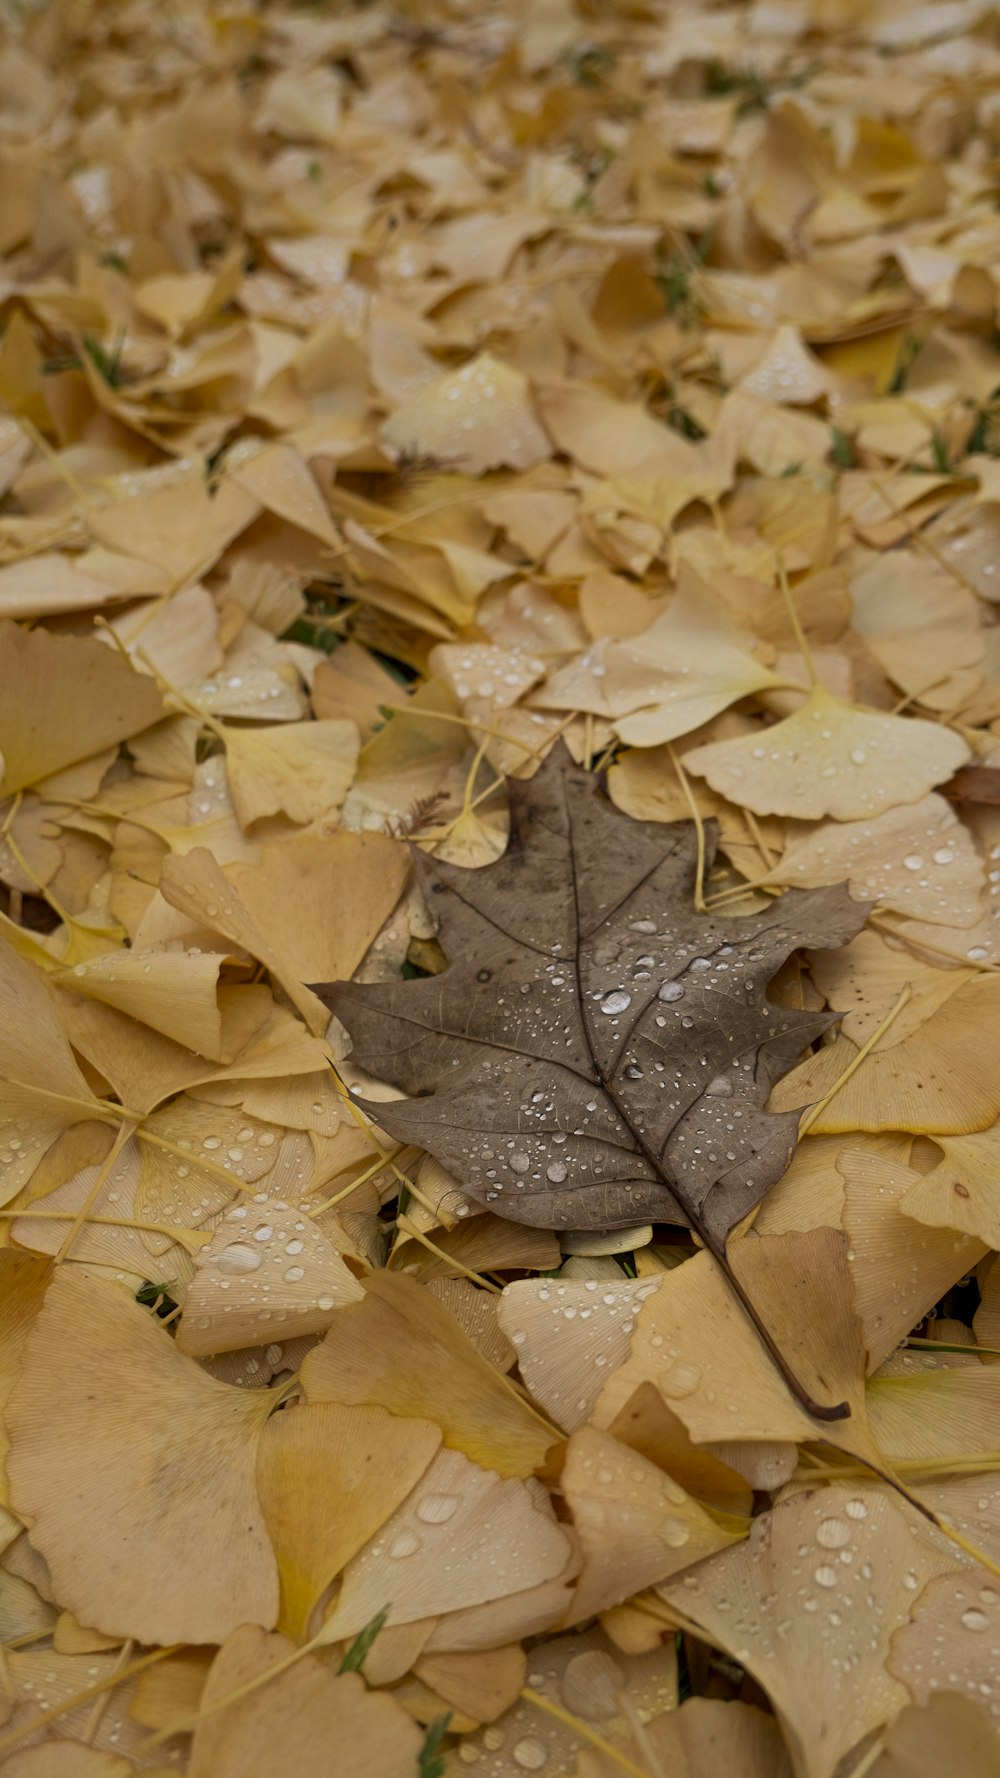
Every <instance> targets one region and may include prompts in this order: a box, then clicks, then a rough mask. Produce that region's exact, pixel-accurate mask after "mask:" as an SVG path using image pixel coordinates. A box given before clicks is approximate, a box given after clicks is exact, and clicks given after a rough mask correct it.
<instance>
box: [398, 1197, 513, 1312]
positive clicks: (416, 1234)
mask: <svg viewBox="0 0 1000 1778" xmlns="http://www.w3.org/2000/svg"><path fill="white" fill-rule="evenodd" d="M396 1227H397V1228H398V1229H401V1230H402V1232H403V1234H404V1235H408V1236H409V1237H410V1239H411V1240H412V1241H419V1243H420V1245H421V1247H426V1248H427V1251H428V1252H429V1253H433V1255H434V1257H435V1259H439V1260H443V1261H444V1264H445V1265H446V1266H447V1267H448V1268H449V1270H450V1271H454V1272H460V1273H461V1275H462V1277H463V1278H468V1280H469V1282H470V1283H471V1284H477V1285H478V1286H479V1288H480V1289H481V1290H488V1291H489V1292H490V1293H491V1295H493V1296H502V1295H503V1292H502V1291H501V1290H499V1289H498V1288H497V1286H496V1285H495V1284H491V1283H490V1281H489V1279H488V1278H484V1277H483V1276H482V1274H481V1273H480V1272H473V1271H472V1270H471V1269H470V1267H469V1266H463V1264H462V1262H461V1260H457V1259H453V1258H452V1256H451V1254H450V1253H446V1252H445V1250H444V1248H443V1247H438V1246H437V1245H436V1243H435V1242H434V1241H432V1240H431V1239H430V1238H429V1236H427V1235H425V1234H424V1232H423V1230H422V1229H418V1227H417V1225H416V1223H415V1222H413V1221H411V1219H410V1217H408V1216H407V1215H406V1213H405V1212H404V1213H403V1215H402V1216H398V1217H397V1218H396Z"/></svg>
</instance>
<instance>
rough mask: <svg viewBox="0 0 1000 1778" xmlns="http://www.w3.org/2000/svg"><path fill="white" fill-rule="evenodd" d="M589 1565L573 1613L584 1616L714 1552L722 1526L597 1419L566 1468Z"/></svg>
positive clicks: (721, 1541)
mask: <svg viewBox="0 0 1000 1778" xmlns="http://www.w3.org/2000/svg"><path fill="white" fill-rule="evenodd" d="M560 1486H561V1488H562V1492H563V1498H564V1499H565V1501H566V1505H567V1506H568V1507H569V1510H570V1513H571V1515H572V1519H573V1528H574V1530H575V1532H576V1535H577V1538H578V1540H579V1543H580V1548H581V1552H582V1557H583V1566H582V1568H581V1570H580V1575H579V1579H578V1580H577V1582H576V1585H575V1587H574V1590H573V1605H572V1610H571V1612H570V1614H569V1618H568V1621H569V1622H571V1623H580V1622H582V1621H583V1619H585V1618H589V1617H594V1616H596V1615H597V1613H598V1612H601V1611H605V1610H607V1609H608V1607H609V1606H612V1605H618V1604H620V1603H621V1601H622V1600H623V1599H629V1598H631V1596H632V1594H633V1593H639V1592H642V1590H643V1589H644V1588H645V1587H652V1586H655V1585H656V1584H657V1582H659V1581H663V1580H666V1579H667V1577H668V1576H669V1575H671V1574H676V1573H677V1572H678V1571H679V1570H680V1569H682V1568H687V1567H689V1566H690V1565H691V1564H692V1563H695V1562H700V1561H701V1560H702V1558H703V1557H705V1556H710V1555H714V1554H715V1552H716V1551H717V1550H721V1549H725V1548H726V1546H727V1545H728V1544H730V1543H734V1542H737V1541H738V1539H739V1536H740V1533H739V1532H738V1531H736V1530H732V1531H724V1530H722V1529H721V1527H720V1526H719V1525H718V1524H716V1523H715V1521H714V1520H713V1519H711V1518H710V1517H709V1515H708V1513H707V1512H705V1510H704V1508H703V1507H701V1506H699V1505H698V1503H697V1501H695V1500H692V1499H691V1497H690V1495H688V1494H685V1492H684V1489H683V1488H681V1487H679V1486H678V1484H677V1483H676V1482H675V1481H673V1480H672V1479H671V1477H670V1476H668V1475H665V1474H664V1472H663V1470H661V1469H657V1467H656V1465H655V1463H650V1462H649V1461H648V1459H647V1458H645V1457H640V1456H639V1454H638V1453H637V1452H636V1451H630V1450H629V1448H628V1446H627V1445H622V1444H619V1443H618V1441H617V1439H614V1438H612V1437H611V1436H610V1435H609V1434H608V1433H606V1432H598V1430H597V1428H596V1427H594V1426H580V1427H578V1428H577V1430H576V1432H574V1433H573V1435H572V1437H571V1438H570V1441H569V1444H568V1445H567V1447H566V1459H565V1462H564V1464H563V1468H562V1473H561V1475H560Z"/></svg>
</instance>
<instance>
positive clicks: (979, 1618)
mask: <svg viewBox="0 0 1000 1778" xmlns="http://www.w3.org/2000/svg"><path fill="white" fill-rule="evenodd" d="M962 1624H963V1626H964V1628H965V1629H966V1630H988V1629H989V1627H990V1620H989V1618H988V1617H987V1615H986V1613H985V1611H979V1610H978V1609H977V1607H976V1606H975V1605H970V1607H969V1609H968V1611H963V1613H962Z"/></svg>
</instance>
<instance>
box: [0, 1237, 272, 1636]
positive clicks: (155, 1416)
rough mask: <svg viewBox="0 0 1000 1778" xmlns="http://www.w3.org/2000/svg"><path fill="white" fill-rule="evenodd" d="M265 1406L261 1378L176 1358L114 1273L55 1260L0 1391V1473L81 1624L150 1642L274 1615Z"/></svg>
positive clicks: (213, 1632)
mask: <svg viewBox="0 0 1000 1778" xmlns="http://www.w3.org/2000/svg"><path fill="white" fill-rule="evenodd" d="M67 1352H72V1354H73V1362H72V1364H67V1363H66V1362H65V1360H66V1354H67ZM109 1376H113V1377H114V1379H115V1387H114V1389H113V1390H109V1389H108V1387H107V1380H108V1378H109ZM272 1406H273V1402H272V1400H271V1398H270V1397H269V1395H268V1393H267V1391H256V1390H239V1389H230V1388H228V1387H227V1386H226V1385H225V1384H222V1383H217V1382H215V1380H214V1379H213V1378H212V1377H209V1376H207V1375H206V1374H205V1372H204V1371H202V1370H200V1369H199V1367H198V1366H197V1365H196V1364H195V1363H194V1362H193V1361H192V1360H190V1359H186V1358H183V1357H182V1356H181V1354H180V1353H179V1352H178V1351H177V1349H176V1347H175V1346H174V1342H173V1340H172V1339H171V1338H170V1335H169V1333H167V1332H166V1331H165V1330H164V1329H163V1328H161V1327H160V1326H159V1324H158V1323H157V1321H156V1320H155V1318H153V1317H151V1316H150V1315H149V1314H147V1312H146V1311H145V1310H144V1309H141V1308H140V1307H139V1305H138V1304H137V1303H135V1302H133V1301H132V1300H131V1299H130V1297H129V1296H128V1294H127V1293H126V1292H125V1291H123V1290H122V1288H121V1287H120V1285H117V1284H112V1283H107V1282H105V1281H104V1280H102V1279H98V1278H95V1277H91V1276H89V1275H88V1274H87V1273H85V1272H83V1271H82V1270H79V1269H77V1268H76V1267H73V1266H63V1267H62V1268H61V1269H60V1270H59V1272H58V1273H57V1274H56V1276H55V1278H54V1280H53V1282H52V1284H51V1285H50V1286H49V1290H48V1293H47V1295H46V1298H45V1302H44V1304H43V1306H42V1309H41V1311H40V1313H39V1315H38V1317H37V1319H36V1321H35V1323H34V1326H33V1328H32V1330H31V1332H30V1334H29V1335H28V1339H27V1342H26V1345H25V1349H24V1358H23V1364H22V1368H21V1374H20V1377H19V1380H18V1383H17V1385H16V1387H15V1389H14V1392H13V1394H12V1396H11V1399H10V1402H9V1404H8V1408H7V1428H8V1434H9V1437H10V1450H9V1453H8V1458H7V1473H8V1477H9V1481H10V1492H11V1500H12V1503H13V1505H14V1506H15V1508H16V1510H17V1511H19V1512H21V1513H24V1514H25V1515H26V1516H27V1517H29V1518H30V1520H31V1541H32V1543H33V1545H34V1547H35V1548H36V1549H37V1550H38V1551H39V1552H40V1553H41V1555H42V1556H44V1558H45V1560H46V1562H47V1563H48V1567H49V1570H50V1572H51V1575H52V1581H53V1586H54V1587H55V1588H56V1591H57V1596H58V1598H59V1599H60V1601H61V1602H62V1603H63V1604H64V1605H65V1606H67V1607H68V1608H69V1610H71V1611H72V1612H74V1613H75V1615H76V1616H77V1617H78V1618H79V1620H80V1622H81V1623H85V1624H92V1625H93V1626H94V1627H95V1628H96V1629H99V1630H104V1631H106V1632H107V1633H108V1634H111V1635H118V1636H134V1637H135V1638H136V1639H137V1640H139V1641H141V1642H149V1643H158V1644H164V1643H172V1642H218V1641H222V1640H223V1638H224V1637H226V1636H227V1635H229V1633H230V1632H231V1631H232V1630H233V1629H235V1628H236V1626H237V1625H238V1624H247V1623H254V1622H256V1623H259V1624H263V1625H264V1626H266V1627H269V1626H270V1625H272V1624H273V1623H274V1621H275V1618H276V1617H277V1612H278V1577H277V1569H276V1565H275V1560H274V1555H273V1553H272V1551H271V1547H270V1544H269V1543H268V1540H267V1534H266V1531H265V1528H264V1521H263V1518H262V1515H261V1510H260V1506H259V1504H258V1500H257V1494H256V1489H255V1487H254V1464H255V1459H256V1445H257V1440H258V1438H259V1435H260V1432H261V1428H262V1427H263V1424H264V1421H265V1420H266V1418H267V1416H268V1413H269V1411H270V1409H271V1407H272ZM67 1451H71V1452H72V1465H71V1468H70V1469H69V1470H67V1466H66V1453H67ZM235 1526H238V1527H239V1535H238V1536H234V1535H233V1530H234V1527H235ZM137 1550H141V1551H142V1553H143V1560H142V1562H141V1563H139V1564H137V1563H136V1561H135V1552H136V1551H137Z"/></svg>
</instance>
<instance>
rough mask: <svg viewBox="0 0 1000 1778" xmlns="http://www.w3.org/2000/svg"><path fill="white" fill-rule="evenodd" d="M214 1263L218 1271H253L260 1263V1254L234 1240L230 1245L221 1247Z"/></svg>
mask: <svg viewBox="0 0 1000 1778" xmlns="http://www.w3.org/2000/svg"><path fill="white" fill-rule="evenodd" d="M215 1263H216V1265H217V1266H218V1268H219V1271H220V1272H232V1273H238V1272H255V1271H256V1270H257V1267H258V1266H259V1265H260V1254H259V1253H255V1252H254V1250H253V1248H252V1247H244V1245H243V1243H242V1242H241V1241H236V1242H234V1243H233V1245H232V1247H225V1248H223V1251H222V1252H221V1253H220V1254H219V1257H218V1259H217V1260H216V1262H215Z"/></svg>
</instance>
